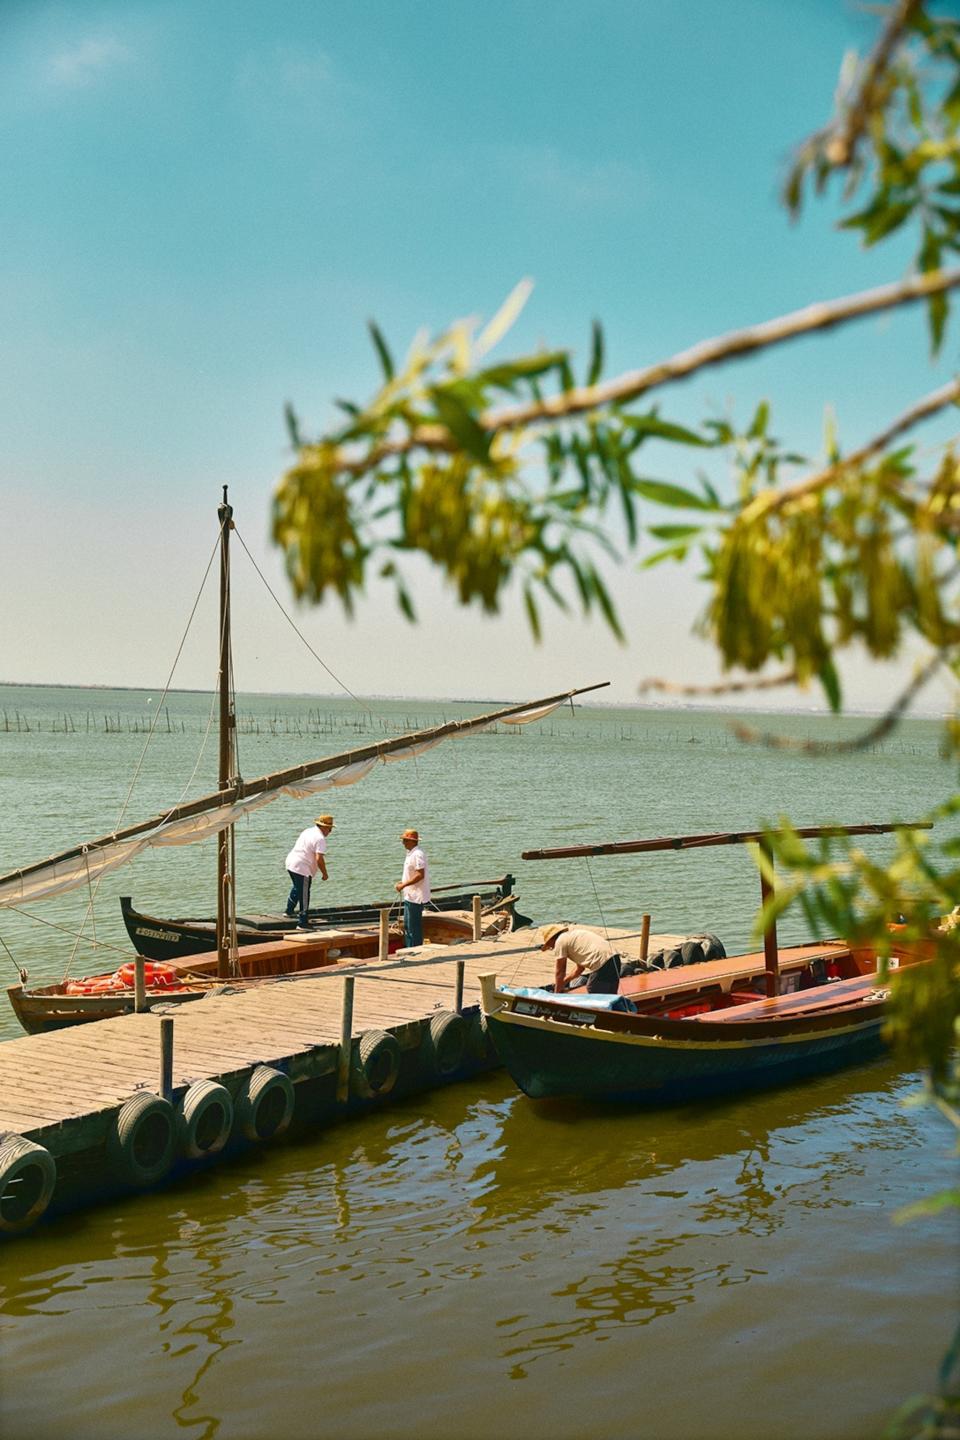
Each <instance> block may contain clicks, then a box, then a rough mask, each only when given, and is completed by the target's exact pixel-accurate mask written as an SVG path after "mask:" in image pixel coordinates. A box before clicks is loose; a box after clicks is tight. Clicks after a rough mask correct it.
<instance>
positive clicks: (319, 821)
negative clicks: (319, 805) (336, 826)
mask: <svg viewBox="0 0 960 1440" xmlns="http://www.w3.org/2000/svg"><path fill="white" fill-rule="evenodd" d="M314 824H316V825H326V826H327V827H328V828H329V829H330V830H332V829H333V816H332V815H318V816H317V818H316V820H315V821H314Z"/></svg>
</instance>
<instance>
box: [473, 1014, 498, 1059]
mask: <svg viewBox="0 0 960 1440" xmlns="http://www.w3.org/2000/svg"><path fill="white" fill-rule="evenodd" d="M467 1048H468V1051H469V1053H470V1055H471V1056H472V1057H473V1058H474V1059H476V1060H488V1059H490V1057H491V1056H492V1055H494V1054H495V1051H494V1048H493V1041H492V1040H491V1039H490V1026H489V1025H488V1024H487V1017H486V1015H484V1013H483V1011H482V1010H480V1009H478V1010H477V1012H476V1014H475V1015H473V1016H471V1018H470V1022H469V1034H468V1037H467Z"/></svg>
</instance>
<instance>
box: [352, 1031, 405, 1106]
mask: <svg viewBox="0 0 960 1440" xmlns="http://www.w3.org/2000/svg"><path fill="white" fill-rule="evenodd" d="M356 1072H357V1080H358V1088H359V1090H360V1093H361V1094H362V1095H363V1096H364V1097H365V1098H366V1099H368V1100H372V1099H374V1098H375V1097H377V1096H380V1095H389V1094H390V1091H391V1090H392V1089H393V1087H394V1085H395V1084H396V1083H397V1077H398V1075H399V1074H400V1044H399V1041H398V1040H397V1037H396V1036H395V1035H388V1034H387V1032H386V1031H385V1030H368V1031H367V1032H366V1034H364V1035H361V1037H360V1043H359V1045H358V1046H357V1060H356Z"/></svg>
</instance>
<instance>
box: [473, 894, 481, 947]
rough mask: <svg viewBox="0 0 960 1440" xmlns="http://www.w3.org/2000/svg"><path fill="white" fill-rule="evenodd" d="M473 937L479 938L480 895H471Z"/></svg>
mask: <svg viewBox="0 0 960 1440" xmlns="http://www.w3.org/2000/svg"><path fill="white" fill-rule="evenodd" d="M473 938H474V940H479V939H480V896H479V895H474V897H473Z"/></svg>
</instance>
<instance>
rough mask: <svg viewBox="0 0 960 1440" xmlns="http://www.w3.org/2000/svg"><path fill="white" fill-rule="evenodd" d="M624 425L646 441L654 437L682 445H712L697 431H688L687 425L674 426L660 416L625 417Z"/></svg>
mask: <svg viewBox="0 0 960 1440" xmlns="http://www.w3.org/2000/svg"><path fill="white" fill-rule="evenodd" d="M623 423H624V426H625V427H626V429H628V430H632V431H633V432H634V433H635V434H636V435H640V436H642V437H643V438H644V439H646V438H647V437H648V436H654V437H656V439H658V440H675V441H677V443H678V444H680V445H709V444H710V443H711V442H710V441H709V440H706V439H704V437H703V436H702V435H698V434H697V433H696V431H695V430H688V429H687V428H686V426H685V425H674V424H672V423H671V421H669V420H661V419H660V417H659V416H658V415H624V417H623Z"/></svg>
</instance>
